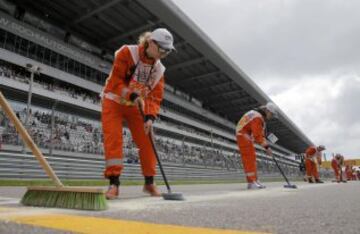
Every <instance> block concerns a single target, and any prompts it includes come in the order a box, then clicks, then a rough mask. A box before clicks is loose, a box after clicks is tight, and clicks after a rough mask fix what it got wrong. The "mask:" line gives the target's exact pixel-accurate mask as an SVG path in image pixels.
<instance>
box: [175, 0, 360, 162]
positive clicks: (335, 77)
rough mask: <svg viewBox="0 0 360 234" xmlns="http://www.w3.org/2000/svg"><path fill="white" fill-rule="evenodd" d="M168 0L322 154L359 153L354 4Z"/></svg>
mask: <svg viewBox="0 0 360 234" xmlns="http://www.w3.org/2000/svg"><path fill="white" fill-rule="evenodd" d="M174 2H175V3H176V4H177V5H178V6H179V7H180V8H181V9H182V10H183V11H184V12H185V14H187V15H188V16H189V17H190V18H191V19H192V20H193V21H194V22H195V23H196V24H197V25H198V26H200V27H201V28H202V29H203V31H204V32H205V33H206V34H207V35H208V36H209V37H210V38H211V39H212V40H213V41H214V42H215V43H216V44H217V45H218V46H219V47H220V48H221V49H222V50H223V51H225V53H226V54H227V55H228V56H229V57H230V58H231V59H233V60H234V61H235V63H236V64H237V65H238V66H239V67H240V68H241V69H242V70H243V71H244V72H245V73H247V74H248V75H249V76H250V77H251V78H252V79H253V80H254V82H255V83H256V84H257V85H258V86H259V87H260V88H261V89H262V90H263V91H264V92H265V93H266V94H267V95H269V96H270V98H271V99H272V100H273V101H274V102H275V103H276V104H277V105H278V106H279V107H280V108H281V109H282V110H283V111H284V112H285V113H286V114H287V115H288V116H289V117H290V119H291V120H292V121H293V122H294V123H295V124H296V125H297V126H298V127H299V128H300V129H301V130H302V131H303V132H304V133H305V134H306V135H307V136H308V137H309V138H310V139H311V140H312V141H313V142H314V143H315V144H324V145H325V146H326V147H327V151H326V154H327V155H329V154H330V153H332V152H334V153H342V154H343V155H345V157H346V158H360V14H359V12H360V1H358V0H346V1H340V0H196V1H195V0H174ZM328 157H329V156H328Z"/></svg>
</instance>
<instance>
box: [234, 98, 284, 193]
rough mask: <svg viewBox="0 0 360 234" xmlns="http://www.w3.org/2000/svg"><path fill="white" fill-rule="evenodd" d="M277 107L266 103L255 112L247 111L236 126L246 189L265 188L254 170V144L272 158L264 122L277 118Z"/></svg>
mask: <svg viewBox="0 0 360 234" xmlns="http://www.w3.org/2000/svg"><path fill="white" fill-rule="evenodd" d="M277 113H278V111H277V107H276V106H275V105H274V104H273V103H271V102H268V103H267V104H266V105H264V106H260V107H259V108H257V109H255V110H251V111H248V112H247V113H245V114H244V115H243V116H242V118H241V119H240V120H239V122H238V124H237V126H236V138H237V144H238V147H239V151H240V154H241V159H242V163H243V167H244V173H245V175H246V180H247V182H248V186H247V188H248V189H263V188H266V187H265V186H264V185H262V184H261V183H260V182H259V181H258V177H257V169H256V150H255V146H254V143H257V144H259V145H261V146H262V147H263V148H264V149H265V152H266V154H267V155H269V156H272V151H271V148H270V146H269V144H268V142H267V140H266V136H265V132H266V131H265V130H266V124H265V121H266V120H270V119H271V118H273V117H277Z"/></svg>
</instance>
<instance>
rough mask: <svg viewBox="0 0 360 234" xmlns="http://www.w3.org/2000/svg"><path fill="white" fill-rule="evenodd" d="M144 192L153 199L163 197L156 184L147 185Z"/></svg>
mask: <svg viewBox="0 0 360 234" xmlns="http://www.w3.org/2000/svg"><path fill="white" fill-rule="evenodd" d="M143 192H144V193H148V194H150V195H151V196H152V197H161V193H160V191H159V189H158V188H157V187H156V185H155V184H145V185H144V188H143Z"/></svg>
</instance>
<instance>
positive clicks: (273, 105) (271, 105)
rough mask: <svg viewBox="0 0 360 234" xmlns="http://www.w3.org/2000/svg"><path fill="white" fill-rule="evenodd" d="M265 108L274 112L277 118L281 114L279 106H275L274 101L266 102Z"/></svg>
mask: <svg viewBox="0 0 360 234" xmlns="http://www.w3.org/2000/svg"><path fill="white" fill-rule="evenodd" d="M265 108H266V109H267V110H268V111H270V112H271V113H272V115H273V117H274V118H277V117H278V116H279V114H278V112H279V111H278V108H277V106H275V104H274V103H272V102H268V103H266V105H265Z"/></svg>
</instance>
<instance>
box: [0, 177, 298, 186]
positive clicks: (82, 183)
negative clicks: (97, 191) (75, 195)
mask: <svg viewBox="0 0 360 234" xmlns="http://www.w3.org/2000/svg"><path fill="white" fill-rule="evenodd" d="M260 180H261V181H263V182H275V181H280V182H281V181H284V179H283V178H281V177H280V178H265V177H263V178H260ZM299 180H302V178H297V179H295V180H294V179H293V178H291V179H290V181H299ZM62 183H63V184H64V185H66V186H107V185H108V184H109V182H108V180H105V179H103V180H62ZM156 183H157V184H158V185H164V182H163V181H162V180H161V179H159V180H157V181H156ZM169 183H170V184H171V185H186V184H230V183H245V179H242V178H241V179H236V180H209V179H207V180H190V179H189V180H174V181H170V182H169ZM143 184H144V181H143V180H121V186H124V185H125V186H127V185H143ZM52 185H54V184H53V183H52V182H51V181H50V180H40V179H37V180H29V179H23V180H20V179H18V180H15V179H6V180H4V179H3V180H0V186H52Z"/></svg>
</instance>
